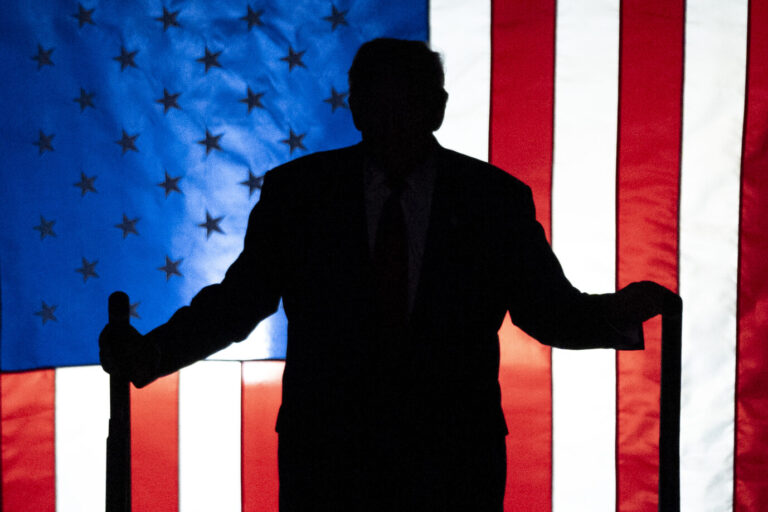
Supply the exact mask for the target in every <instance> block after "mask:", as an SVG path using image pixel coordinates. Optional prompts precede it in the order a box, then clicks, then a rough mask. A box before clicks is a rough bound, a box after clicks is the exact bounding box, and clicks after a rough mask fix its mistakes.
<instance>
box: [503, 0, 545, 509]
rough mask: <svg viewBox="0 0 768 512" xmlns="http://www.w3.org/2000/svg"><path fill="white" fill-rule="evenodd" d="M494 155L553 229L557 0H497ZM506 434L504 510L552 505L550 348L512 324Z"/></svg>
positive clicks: (507, 343) (508, 328)
mask: <svg viewBox="0 0 768 512" xmlns="http://www.w3.org/2000/svg"><path fill="white" fill-rule="evenodd" d="M491 39H492V59H491V116H490V160H491V163H493V164H494V165H498V166H499V167H501V168H503V169H505V170H507V171H508V172H509V173H511V174H513V175H514V176H516V177H518V178H520V179H521V180H523V181H524V182H526V183H527V184H528V185H530V186H531V188H532V189H533V196H534V200H535V202H536V207H537V217H538V219H539V222H541V224H542V225H543V226H544V229H545V230H546V232H547V236H549V233H550V205H551V189H552V129H553V124H552V122H553V120H552V117H553V98H554V67H555V64H554V59H555V2H554V1H541V0H525V1H516V2H494V3H493V12H492V19H491ZM499 334H500V338H501V368H500V370H499V381H500V383H501V389H502V405H503V406H504V411H505V415H506V418H507V424H508V425H509V430H510V435H509V436H507V457H508V464H507V467H508V475H507V491H506V499H505V504H504V507H505V508H504V509H505V510H506V511H514V510H521V511H545V510H546V511H549V510H551V509H552V471H551V467H552V380H551V358H550V349H549V348H548V347H545V346H543V345H540V344H539V343H538V342H536V341H535V340H533V339H532V338H530V337H528V336H527V335H525V334H524V333H523V332H522V331H520V330H519V329H517V328H516V327H514V326H512V324H511V323H510V322H509V317H507V318H506V319H505V321H504V325H503V326H502V328H501V330H500V331H499Z"/></svg>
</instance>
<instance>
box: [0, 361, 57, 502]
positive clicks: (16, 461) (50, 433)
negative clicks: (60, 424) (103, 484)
mask: <svg viewBox="0 0 768 512" xmlns="http://www.w3.org/2000/svg"><path fill="white" fill-rule="evenodd" d="M0 379H1V380H2V383H1V384H0V390H1V395H0V399H1V400H2V418H1V419H0V421H2V425H3V427H2V468H3V474H2V496H3V509H2V510H3V512H26V511H30V512H32V511H34V512H41V511H46V510H49V511H54V510H56V480H55V447H54V440H55V423H54V421H55V414H54V401H55V392H54V391H55V382H56V379H55V374H54V371H53V370H38V371H31V372H23V373H7V374H2V375H0Z"/></svg>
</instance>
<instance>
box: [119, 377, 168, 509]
mask: <svg viewBox="0 0 768 512" xmlns="http://www.w3.org/2000/svg"><path fill="white" fill-rule="evenodd" d="M178 424H179V374H178V373H174V374H173V375H169V376H167V377H163V378H162V379H159V380H157V381H155V382H153V383H152V384H150V385H149V386H147V387H145V388H143V389H136V388H133V387H131V484H132V489H131V493H132V494H131V499H132V505H133V512H145V511H146V512H165V511H167V512H175V511H177V510H178V509H179V430H178Z"/></svg>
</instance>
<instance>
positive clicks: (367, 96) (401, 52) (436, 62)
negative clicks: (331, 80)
mask: <svg viewBox="0 0 768 512" xmlns="http://www.w3.org/2000/svg"><path fill="white" fill-rule="evenodd" d="M348 78H349V95H350V98H354V103H353V104H351V105H350V106H352V109H353V114H354V115H355V118H356V121H355V122H356V123H357V124H358V125H359V124H360V122H362V124H363V125H365V123H366V119H367V116H369V115H376V114H377V113H376V112H371V111H368V109H367V107H368V106H371V105H373V104H375V101H374V100H375V99H376V98H375V95H376V94H377V93H376V86H377V85H379V84H381V83H393V82H394V83H395V84H397V87H399V88H401V89H402V90H398V91H397V93H398V94H403V95H405V97H407V98H408V100H409V101H408V104H409V106H410V110H411V111H410V112H407V113H406V112H404V113H403V114H404V115H408V117H412V118H413V120H414V121H415V122H418V123H419V124H422V123H423V124H424V128H425V129H428V130H429V131H430V132H432V131H434V130H437V129H438V128H439V127H440V124H441V123H442V120H443V114H444V112H445V104H446V101H447V99H448V94H447V93H446V92H445V89H444V88H443V86H444V84H445V73H444V71H443V63H442V60H441V59H440V54H439V53H437V52H433V51H432V50H430V49H429V47H428V46H427V45H426V43H424V42H423V41H408V40H403V39H390V38H379V39H374V40H372V41H368V42H367V43H364V44H363V45H362V46H361V47H360V49H359V50H358V51H357V54H356V55H355V58H354V60H353V61H352V66H351V67H350V68H349V75H348ZM414 110H416V111H414ZM358 128H361V129H362V128H363V127H362V126H358Z"/></svg>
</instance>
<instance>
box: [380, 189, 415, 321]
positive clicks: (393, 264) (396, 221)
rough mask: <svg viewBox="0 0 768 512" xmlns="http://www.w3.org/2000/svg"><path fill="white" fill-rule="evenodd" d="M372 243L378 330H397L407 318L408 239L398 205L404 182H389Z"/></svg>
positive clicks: (401, 208) (401, 211)
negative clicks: (388, 188) (389, 191)
mask: <svg viewBox="0 0 768 512" xmlns="http://www.w3.org/2000/svg"><path fill="white" fill-rule="evenodd" d="M389 186H390V189H391V190H392V192H391V193H390V195H389V197H388V198H387V200H386V202H385V203H384V207H383V209H382V212H381V217H380V218H379V225H378V229H377V231H376V242H375V244H374V251H373V252H374V254H373V257H374V258H373V259H374V278H375V286H376V296H377V302H378V304H377V306H378V313H379V318H380V320H381V327H383V328H385V329H388V328H393V329H398V328H401V327H403V326H404V325H405V321H406V319H407V316H408V238H407V235H406V226H405V218H404V215H403V207H402V205H401V204H400V196H401V194H402V191H403V188H404V186H405V183H404V181H403V180H390V181H389Z"/></svg>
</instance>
